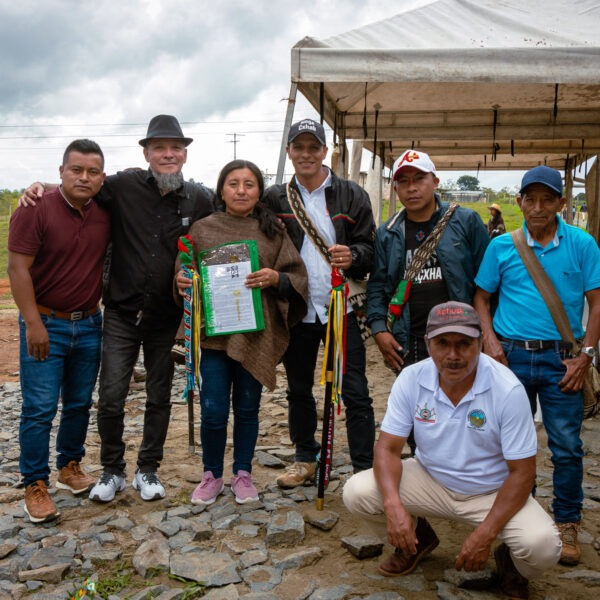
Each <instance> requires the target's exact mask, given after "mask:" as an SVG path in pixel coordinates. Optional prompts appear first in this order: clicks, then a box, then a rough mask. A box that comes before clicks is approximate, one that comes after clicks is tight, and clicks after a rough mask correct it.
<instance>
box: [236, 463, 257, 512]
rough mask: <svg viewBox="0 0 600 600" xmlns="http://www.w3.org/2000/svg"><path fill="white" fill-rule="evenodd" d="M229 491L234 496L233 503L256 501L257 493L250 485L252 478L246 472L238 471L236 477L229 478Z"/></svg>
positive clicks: (251, 484)
mask: <svg viewBox="0 0 600 600" xmlns="http://www.w3.org/2000/svg"><path fill="white" fill-rule="evenodd" d="M231 491H232V492H233V493H234V494H235V501H236V502H237V503H238V504H245V503H246V502H256V501H257V500H258V492H257V491H256V488H255V487H254V484H253V483H252V476H251V475H250V473H248V472H247V471H238V473H237V475H234V476H233V477H232V478H231Z"/></svg>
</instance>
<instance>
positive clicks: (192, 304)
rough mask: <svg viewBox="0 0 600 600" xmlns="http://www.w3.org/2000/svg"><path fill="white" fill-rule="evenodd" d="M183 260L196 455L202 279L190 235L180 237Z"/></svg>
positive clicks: (186, 392) (190, 422)
mask: <svg viewBox="0 0 600 600" xmlns="http://www.w3.org/2000/svg"><path fill="white" fill-rule="evenodd" d="M177 245H178V248H179V260H180V262H181V270H182V271H183V273H184V275H185V276H186V277H187V278H188V279H191V280H192V285H191V286H190V287H189V288H188V289H187V290H186V294H185V296H184V297H183V335H184V340H185V373H186V385H185V389H184V390H183V398H185V400H186V402H187V406H188V444H189V452H190V454H194V453H195V442H194V389H195V388H196V385H197V386H198V389H200V388H201V386H202V377H201V376H200V326H201V321H202V315H201V309H202V300H201V294H200V291H201V280H200V276H199V275H198V272H197V271H196V269H195V265H194V243H193V241H192V238H191V237H190V236H189V235H185V236H182V237H180V238H179V242H178V244H177Z"/></svg>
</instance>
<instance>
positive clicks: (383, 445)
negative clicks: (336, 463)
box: [343, 302, 561, 598]
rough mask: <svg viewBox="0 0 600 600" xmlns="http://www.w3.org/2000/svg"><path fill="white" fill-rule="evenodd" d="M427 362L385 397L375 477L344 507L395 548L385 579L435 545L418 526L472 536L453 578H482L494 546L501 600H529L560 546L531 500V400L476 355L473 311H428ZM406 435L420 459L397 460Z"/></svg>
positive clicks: (359, 482) (458, 307) (477, 328)
mask: <svg viewBox="0 0 600 600" xmlns="http://www.w3.org/2000/svg"><path fill="white" fill-rule="evenodd" d="M425 343H426V345H427V348H428V351H429V353H430V355H431V358H428V359H426V360H423V361H420V362H419V363H417V364H415V365H411V366H410V367H407V368H406V369H403V370H402V372H401V373H400V375H399V377H398V379H396V382H395V383H394V386H393V387H392V391H391V393H390V397H389V400H388V405H387V411H386V414H385V417H384V419H383V421H382V423H381V433H380V435H379V439H378V441H377V444H376V446H375V460H374V463H373V469H370V470H368V471H363V472H362V473H358V474H356V475H354V476H353V477H351V478H350V479H349V480H348V482H347V483H346V485H345V487H344V496H343V499H344V504H345V505H346V507H347V508H348V510H350V512H352V513H355V514H358V515H359V516H361V517H362V518H364V519H365V520H367V521H368V522H369V523H370V524H371V525H372V526H373V528H374V529H375V530H376V531H377V533H378V534H379V535H380V536H381V537H382V538H384V539H385V538H387V541H388V542H389V543H390V544H391V545H392V546H394V547H395V550H394V552H393V553H392V554H391V555H390V556H388V557H387V558H386V559H385V560H384V561H383V562H382V563H381V565H380V567H379V570H380V572H381V573H383V574H384V575H386V576H402V575H408V574H409V573H411V572H412V571H413V570H414V569H415V567H416V566H417V565H418V564H419V562H420V561H421V560H422V559H423V558H424V556H426V555H427V554H429V553H430V552H432V551H433V550H434V549H435V548H436V547H437V546H438V545H439V542H440V541H439V539H438V537H437V536H436V534H435V532H434V531H433V529H432V528H431V526H430V525H429V524H428V523H427V521H426V520H425V517H438V518H443V519H449V520H451V521H457V522H460V523H465V524H468V525H471V526H473V527H474V529H473V531H472V532H471V533H470V534H469V535H468V536H467V537H466V539H465V541H464V542H463V544H462V547H461V548H460V551H459V552H458V555H457V556H456V561H455V567H456V569H458V570H460V569H464V570H466V571H479V570H482V569H484V568H485V566H486V564H487V561H488V558H489V555H490V552H491V548H492V544H493V543H494V542H495V540H496V539H498V540H499V541H500V544H499V545H498V546H497V547H496V549H495V550H494V557H495V559H496V566H497V570H498V580H499V584H500V588H501V589H502V592H503V593H505V594H506V595H508V596H510V597H511V598H527V597H528V580H529V579H532V578H536V577H540V575H541V574H542V573H543V572H544V571H545V570H546V569H548V568H550V567H552V566H553V565H555V564H556V562H557V561H558V558H559V556H560V548H561V543H560V537H559V534H558V531H557V529H556V527H555V526H554V523H553V522H552V519H551V518H550V517H549V516H548V514H547V513H546V512H545V511H544V509H543V508H542V507H541V506H540V505H539V504H538V503H537V502H536V500H535V499H534V498H533V497H532V496H531V488H532V486H533V482H534V479H535V460H536V452H537V436H536V431H535V426H534V424H533V421H532V419H531V417H530V415H529V402H528V400H527V394H526V393H525V390H524V389H523V386H522V385H521V383H520V382H519V380H518V379H517V377H516V376H515V375H514V374H513V373H512V372H511V371H510V370H509V369H508V368H506V367H505V366H504V365H501V364H500V363H499V362H497V361H494V360H493V359H492V358H490V357H489V356H487V355H485V354H483V353H482V352H481V324H480V321H479V317H478V315H477V312H476V311H475V309H474V308H473V307H472V306H470V305H468V304H464V303H462V302H446V303H444V304H439V305H438V306H435V307H433V308H432V309H431V311H430V313H429V318H428V320H427V326H426V337H425ZM413 427H414V433H415V438H416V442H417V451H416V456H415V457H411V458H408V459H405V460H402V457H401V453H402V449H403V447H404V444H405V443H406V439H407V437H408V434H409V432H410V431H411V429H412V428H413Z"/></svg>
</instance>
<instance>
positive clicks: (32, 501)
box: [24, 479, 60, 523]
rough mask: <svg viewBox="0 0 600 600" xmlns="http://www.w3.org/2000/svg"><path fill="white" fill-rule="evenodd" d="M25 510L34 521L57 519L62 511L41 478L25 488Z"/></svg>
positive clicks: (42, 521)
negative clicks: (59, 510)
mask: <svg viewBox="0 0 600 600" xmlns="http://www.w3.org/2000/svg"><path fill="white" fill-rule="evenodd" d="M24 508H25V512H26V513H27V514H28V515H29V519H30V520H31V522H32V523H44V522H46V521H52V520H53V519H56V518H57V517H58V516H59V515H60V513H59V512H58V509H57V508H56V505H55V504H54V501H53V500H52V498H50V494H49V493H48V488H47V487H46V484H45V483H44V482H43V481H42V480H41V479H40V480H38V481H34V482H33V483H30V484H29V485H28V486H27V487H26V488H25V506H24Z"/></svg>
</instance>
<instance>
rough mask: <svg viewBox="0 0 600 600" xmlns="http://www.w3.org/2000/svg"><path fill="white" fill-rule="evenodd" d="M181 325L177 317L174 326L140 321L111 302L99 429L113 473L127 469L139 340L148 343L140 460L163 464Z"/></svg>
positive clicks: (151, 467) (145, 467) (150, 465)
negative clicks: (128, 407) (129, 401)
mask: <svg viewBox="0 0 600 600" xmlns="http://www.w3.org/2000/svg"><path fill="white" fill-rule="evenodd" d="M176 331H177V323H175V325H174V326H171V325H170V324H169V323H166V324H165V323H161V322H157V320H156V319H146V318H144V319H142V322H141V323H140V324H139V325H136V324H135V321H133V320H132V319H131V318H128V316H127V315H122V314H120V313H119V312H118V311H117V310H114V309H109V308H107V309H106V310H105V311H104V345H103V349H102V368H101V369H100V397H99V399H98V432H99V433H100V442H101V445H100V461H101V462H102V466H103V467H104V470H105V471H107V472H109V473H114V474H117V475H123V474H124V473H125V442H124V441H123V431H124V428H125V399H126V398H127V394H128V393H129V381H130V379H131V374H132V373H133V367H134V366H135V363H136V361H137V358H138V353H139V351H140V346H143V347H144V366H145V367H146V373H147V374H146V408H145V411H144V431H143V434H142V443H141V445H140V449H139V451H138V459H137V466H138V469H139V470H140V471H142V472H146V471H157V470H158V467H159V466H160V463H161V461H162V459H163V447H164V444H165V439H166V437H167V430H168V428H169V419H170V417H171V384H172V383H173V371H174V364H173V359H172V358H171V348H172V346H173V342H174V341H175V332H176Z"/></svg>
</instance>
